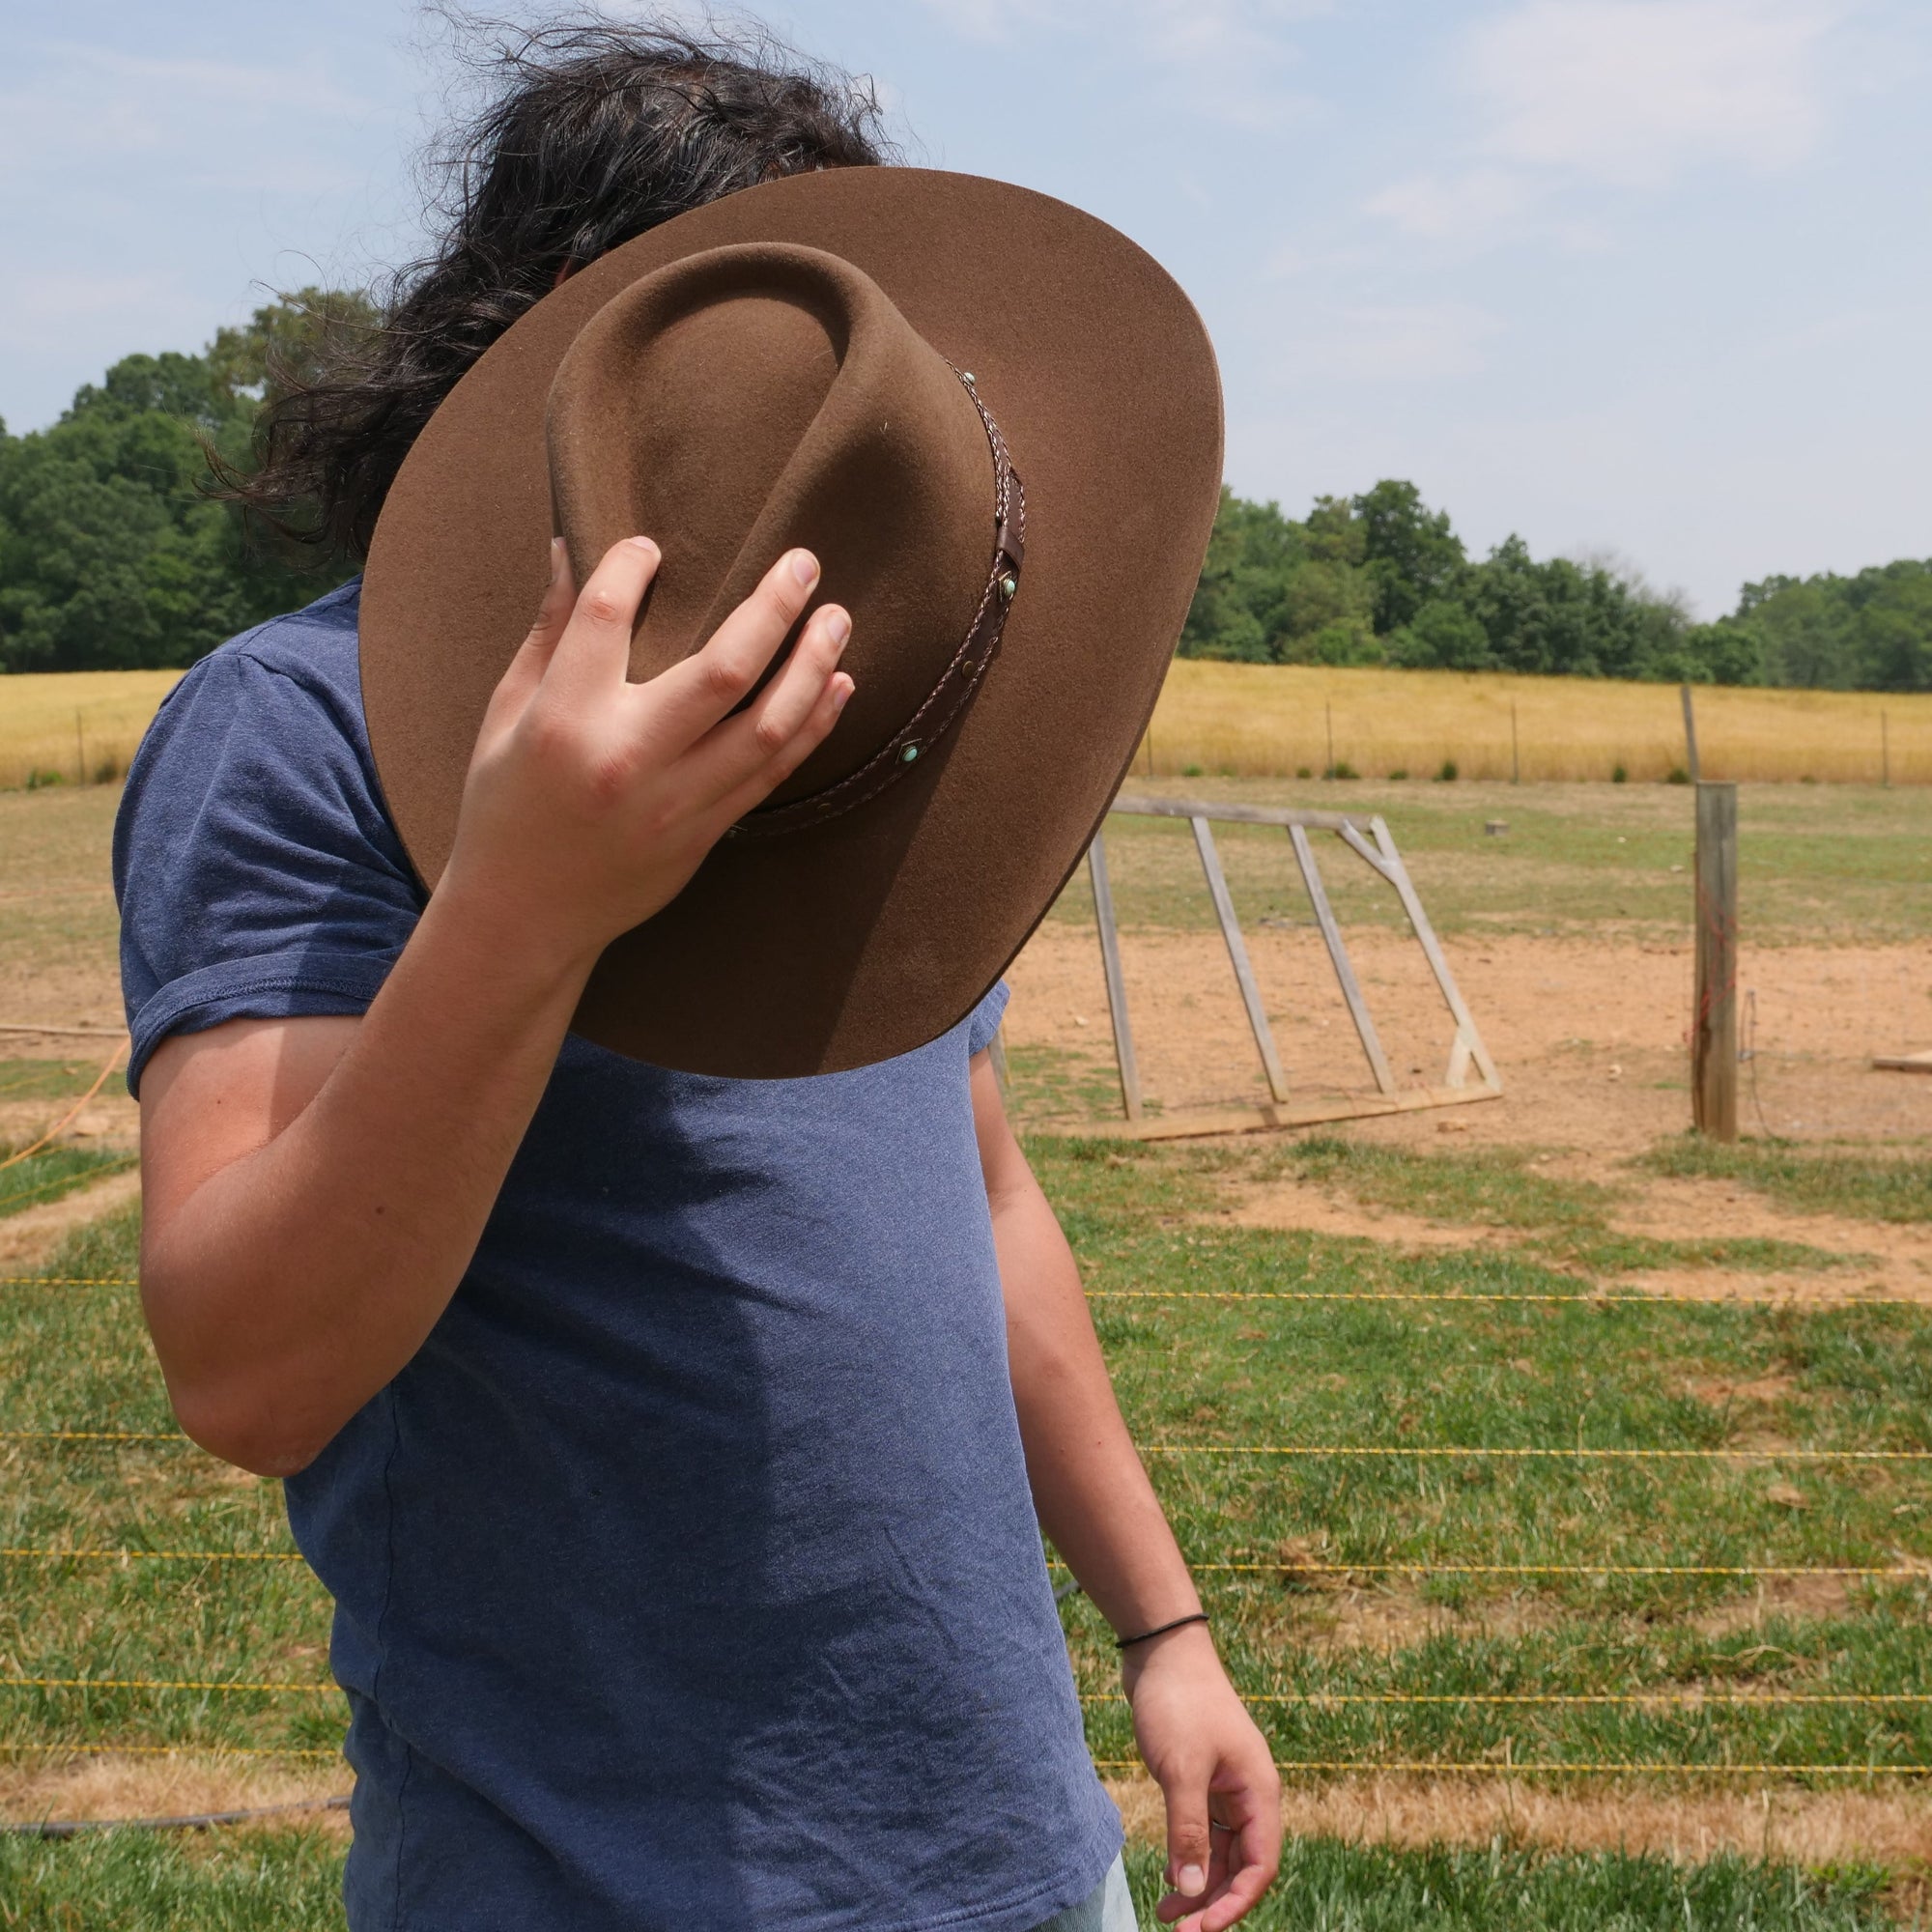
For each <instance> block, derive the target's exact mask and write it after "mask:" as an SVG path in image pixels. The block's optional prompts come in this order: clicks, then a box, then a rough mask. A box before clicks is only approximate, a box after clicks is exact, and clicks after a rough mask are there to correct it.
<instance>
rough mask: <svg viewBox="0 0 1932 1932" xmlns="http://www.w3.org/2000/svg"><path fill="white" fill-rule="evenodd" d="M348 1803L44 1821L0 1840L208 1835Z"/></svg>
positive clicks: (8, 1827) (305, 1801)
mask: <svg viewBox="0 0 1932 1932" xmlns="http://www.w3.org/2000/svg"><path fill="white" fill-rule="evenodd" d="M348 1809H349V1800H348V1798H347V1797H341V1798H298V1799H297V1800H295V1801H294V1802H293V1803H291V1804H256V1805H253V1806H251V1807H250V1808H249V1809H248V1810H245V1811H190V1812H186V1813H185V1814H183V1815H182V1816H181V1817H178V1818H42V1819H40V1820H38V1821H37V1822H35V1823H32V1824H25V1825H14V1824H0V1837H11V1838H78V1837H80V1836H82V1835H83V1834H84V1833H88V1832H207V1831H212V1830H213V1828H214V1827H215V1826H217V1825H246V1824H251V1823H252V1822H253V1821H254V1820H256V1819H258V1818H286V1817H290V1816H293V1815H294V1814H295V1813H296V1812H298V1811H347V1810H348Z"/></svg>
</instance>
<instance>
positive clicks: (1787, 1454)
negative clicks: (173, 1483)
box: [0, 1429, 1932, 1463]
mask: <svg viewBox="0 0 1932 1932" xmlns="http://www.w3.org/2000/svg"><path fill="white" fill-rule="evenodd" d="M0 1442H169V1443H185V1444H188V1446H190V1447H192V1446H193V1444H192V1441H191V1438H190V1437H188V1436H186V1435H183V1434H182V1433H181V1431H180V1430H160V1429H0ZM1141 1454H1142V1455H1143V1456H1337V1457H1339V1456H1355V1457H1361V1456H1375V1457H1433V1458H1444V1457H1468V1458H1475V1457H1485V1456H1487V1457H1492V1458H1497V1457H1502V1458H1509V1459H1512V1460H1518V1461H1521V1460H1526V1459H1529V1458H1533V1457H1545V1458H1556V1459H1560V1460H1565V1461H1571V1462H1577V1461H1581V1462H1665V1463H1932V1449H1577V1448H1548V1447H1535V1448H1490V1447H1485V1446H1482V1445H1479V1444H1473V1443H1436V1444H1420V1445H1417V1446H1415V1447H1402V1446H1394V1445H1379V1444H1364V1443H1352V1442H1337V1443H1319V1442H1144V1443H1143V1444H1141Z"/></svg>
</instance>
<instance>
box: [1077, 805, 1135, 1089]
mask: <svg viewBox="0 0 1932 1932" xmlns="http://www.w3.org/2000/svg"><path fill="white" fill-rule="evenodd" d="M1087 875H1088V878H1089V879H1090V880H1091V881H1092V883H1093V887H1094V923H1095V924H1097V925H1098V926H1099V928H1100V963H1101V965H1102V966H1103V967H1104V968H1105V969H1106V974H1107V1011H1108V1014H1109V1016H1110V1017H1111V1018H1112V1020H1113V1023H1114V1064H1115V1065H1117V1066H1118V1067H1119V1068H1120V1069H1121V1105H1122V1108H1123V1109H1124V1110H1125V1112H1126V1117H1127V1119H1128V1120H1130V1121H1138V1120H1139V1119H1140V1117H1141V1073H1140V1068H1139V1066H1138V1065H1135V1062H1134V1034H1133V1028H1132V1027H1131V1026H1130V1025H1129V1024H1128V1022H1127V982H1126V980H1124V979H1123V978H1122V974H1121V934H1120V928H1119V927H1118V926H1117V925H1116V924H1115V923H1114V893H1113V888H1112V887H1111V886H1109V885H1108V883H1107V843H1106V836H1105V834H1103V833H1099V832H1096V833H1094V842H1093V844H1091V845H1090V846H1088V848H1087Z"/></svg>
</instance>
